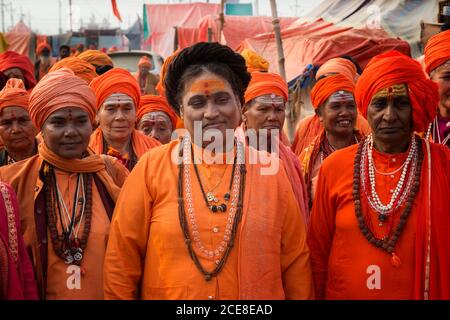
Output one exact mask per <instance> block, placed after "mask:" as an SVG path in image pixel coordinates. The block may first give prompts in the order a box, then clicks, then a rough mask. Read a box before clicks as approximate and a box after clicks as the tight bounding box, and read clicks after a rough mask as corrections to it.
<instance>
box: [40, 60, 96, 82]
mask: <svg viewBox="0 0 450 320" xmlns="http://www.w3.org/2000/svg"><path fill="white" fill-rule="evenodd" d="M61 68H69V69H70V70H72V71H73V72H74V73H75V75H76V76H77V77H79V78H81V79H83V80H84V81H86V82H87V83H88V84H89V83H91V81H92V80H93V79H94V78H96V77H98V75H97V73H96V72H95V67H94V66H93V65H92V64H90V63H89V62H86V61H84V60H81V59H80V58H79V57H67V58H64V59H62V60H60V61H58V62H57V63H55V64H54V65H53V66H52V67H51V68H50V70H49V72H53V71H56V70H59V69H61Z"/></svg>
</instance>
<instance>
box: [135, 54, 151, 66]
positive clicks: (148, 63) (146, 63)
mask: <svg viewBox="0 0 450 320" xmlns="http://www.w3.org/2000/svg"><path fill="white" fill-rule="evenodd" d="M138 67H147V68H151V67H152V62H151V61H150V59H149V58H148V57H147V56H142V58H141V59H139V63H138Z"/></svg>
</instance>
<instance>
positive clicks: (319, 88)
mask: <svg viewBox="0 0 450 320" xmlns="http://www.w3.org/2000/svg"><path fill="white" fill-rule="evenodd" d="M340 90H342V91H347V92H350V93H352V94H353V95H354V93H355V85H354V84H353V82H352V81H350V80H349V79H348V78H347V77H346V76H344V75H342V74H333V75H329V76H326V77H325V78H322V79H320V80H319V81H317V82H316V84H315V85H314V87H313V89H312V90H311V102H312V104H313V106H314V108H315V109H317V108H319V107H320V106H321V105H323V104H324V103H325V101H327V99H328V98H329V97H330V96H331V95H332V94H333V93H335V92H336V91H340Z"/></svg>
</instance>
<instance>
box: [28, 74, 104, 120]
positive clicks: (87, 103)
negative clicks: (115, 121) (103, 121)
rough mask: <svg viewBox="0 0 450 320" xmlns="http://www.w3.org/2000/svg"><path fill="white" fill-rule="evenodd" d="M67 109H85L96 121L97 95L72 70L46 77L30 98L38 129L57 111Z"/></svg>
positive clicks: (31, 109) (32, 113) (33, 118)
mask: <svg viewBox="0 0 450 320" xmlns="http://www.w3.org/2000/svg"><path fill="white" fill-rule="evenodd" d="M66 107H78V108H82V109H84V110H85V111H86V112H87V113H88V114H89V118H90V120H91V122H93V121H94V118H95V114H96V110H95V95H94V93H93V92H92V90H91V88H89V86H88V84H87V83H86V81H84V80H82V79H80V78H78V77H77V76H75V74H74V73H73V71H72V70H70V69H68V68H62V69H59V70H57V71H54V72H51V73H48V74H47V75H45V76H44V77H43V78H42V79H41V80H40V81H39V83H38V84H37V85H36V87H35V88H34V89H33V92H32V93H31V96H30V105H29V112H30V117H31V120H32V121H33V124H34V125H35V127H36V128H39V129H41V128H42V125H43V124H44V122H45V120H47V118H48V117H49V116H50V115H51V114H52V113H53V112H55V111H57V110H59V109H62V108H66Z"/></svg>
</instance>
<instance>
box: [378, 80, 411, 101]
mask: <svg viewBox="0 0 450 320" xmlns="http://www.w3.org/2000/svg"><path fill="white" fill-rule="evenodd" d="M373 97H374V98H389V97H408V87H407V86H406V84H404V83H402V84H394V85H393V86H390V87H388V88H384V89H381V90H380V91H378V92H377V93H375V95H374V96H373Z"/></svg>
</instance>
